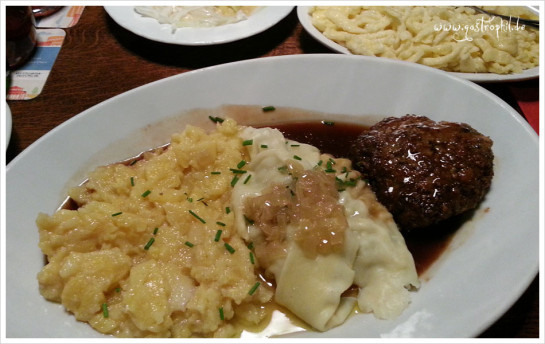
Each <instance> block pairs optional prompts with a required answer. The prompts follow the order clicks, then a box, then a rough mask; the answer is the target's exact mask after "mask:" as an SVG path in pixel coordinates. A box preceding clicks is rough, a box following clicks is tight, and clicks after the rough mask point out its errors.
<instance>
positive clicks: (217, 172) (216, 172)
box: [210, 171, 221, 174]
mask: <svg viewBox="0 0 545 344" xmlns="http://www.w3.org/2000/svg"><path fill="white" fill-rule="evenodd" d="M210 174H221V172H219V171H213V172H210Z"/></svg>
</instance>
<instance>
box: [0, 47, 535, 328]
mask: <svg viewBox="0 0 545 344" xmlns="http://www.w3.org/2000/svg"><path fill="white" fill-rule="evenodd" d="M328 55H329V56H328ZM328 55H295V56H279V57H273V58H266V59H256V60H249V61H239V62H233V63H228V64H225V65H220V66H216V67H211V68H207V69H202V70H197V71H193V72H187V73H184V74H182V75H177V76H174V77H170V78H166V79H162V80H158V81H156V82H153V83H150V84H147V85H144V86H141V87H138V88H135V89H133V90H131V91H128V92H126V93H124V94H121V95H119V96H116V97H113V98H111V99H109V100H107V101H105V102H103V103H100V104H97V105H96V106H93V107H91V108H89V109H88V110H85V111H84V112H82V113H80V114H79V115H77V116H75V117H73V118H72V119H70V120H69V121H67V122H64V123H63V124H61V125H60V126H59V127H57V128H55V129H54V130H53V131H51V132H50V133H48V134H46V135H44V136H43V137H42V138H40V139H39V140H37V141H36V142H35V143H33V144H32V145H31V146H29V147H28V148H27V149H26V150H25V151H24V152H23V153H21V154H20V155H19V156H17V157H16V158H15V159H14V160H12V162H11V163H10V164H9V165H8V166H7V169H6V175H7V177H8V178H10V177H13V176H14V175H13V174H14V173H16V172H12V173H10V172H11V171H13V170H16V169H17V166H18V165H19V164H20V163H21V162H22V161H24V160H25V159H26V157H27V156H28V155H29V154H31V153H32V152H33V151H34V150H37V149H38V147H40V145H42V144H43V143H45V142H47V141H48V140H50V139H51V138H52V137H53V136H54V135H57V134H59V133H62V132H63V131H65V132H66V130H67V128H69V127H70V126H73V125H78V122H82V121H83V120H84V119H89V117H90V116H92V114H93V113H95V114H96V112H97V111H99V110H100V109H101V107H102V108H103V107H108V106H110V105H112V103H115V102H116V101H118V100H121V99H122V98H123V97H127V96H135V95H137V94H139V93H141V92H145V91H146V89H149V88H150V87H160V86H161V84H168V83H176V82H178V81H180V80H181V79H183V80H185V79H187V78H191V77H192V78H195V77H201V75H202V74H204V75H206V74H205V73H214V72H216V71H224V70H226V69H229V68H233V67H236V68H240V67H241V66H243V65H249V66H254V67H255V66H263V65H267V64H275V63H276V62H284V61H289V60H295V61H299V60H301V61H309V62H312V61H313V60H316V59H317V60H320V59H326V60H328V61H330V59H331V58H334V59H335V61H343V62H345V61H346V62H350V63H354V64H357V63H364V64H365V63H367V64H370V65H388V66H395V65H398V66H404V68H409V69H413V70H417V71H419V72H425V73H431V74H430V75H435V76H437V77H439V76H440V77H441V78H447V79H448V78H450V79H454V80H451V81H455V82H458V83H461V84H462V85H465V86H464V87H469V88H471V89H473V90H476V91H478V92H482V94H483V95H485V96H486V97H487V98H489V99H491V100H492V101H493V102H494V103H495V104H497V105H498V106H499V107H501V108H504V109H505V111H506V112H507V113H509V116H512V117H513V118H512V119H511V120H515V121H516V122H517V124H518V125H520V127H521V129H522V130H523V131H524V132H525V133H526V134H527V135H528V136H529V139H530V141H531V142H533V143H532V145H535V146H536V147H537V135H536V134H535V132H534V131H533V130H532V129H531V127H530V126H529V125H528V124H527V123H525V122H524V121H523V120H522V119H520V116H519V115H518V114H517V113H516V111H515V110H513V109H511V108H510V107H509V106H508V105H507V104H506V103H505V102H504V101H502V100H501V99H499V98H497V97H496V96H494V95H493V94H491V93H489V92H488V91H486V90H483V89H482V88H481V87H480V86H477V85H474V84H472V83H469V82H467V81H464V80H460V79H457V78H454V77H452V76H450V75H448V74H447V73H444V72H440V71H437V70H433V69H431V68H428V67H424V66H420V65H415V64H410V63H405V62H399V61H388V60H384V59H383V60H380V61H379V60H377V59H372V58H365V57H363V58H361V57H353V56H342V55H331V54H328ZM509 118H511V117H509ZM79 125H81V124H79ZM65 134H66V133H65ZM8 189H9V187H8ZM9 194H10V193H9V190H8V195H9ZM7 200H8V206H9V198H8V199H7ZM8 214H9V212H8ZM9 223H10V222H9V221H8V224H9ZM8 248H9V246H8ZM538 265H539V263H538V262H537V261H536V262H535V263H534V262H532V264H531V266H529V267H528V269H527V270H526V271H525V273H524V275H525V277H524V278H521V279H520V280H518V281H516V283H515V284H516V285H514V286H513V288H512V289H513V291H514V294H513V295H514V297H512V298H510V299H509V300H508V301H506V302H504V303H503V304H501V305H499V306H498V308H497V309H496V310H495V313H494V315H493V316H489V317H488V318H487V319H486V320H487V321H484V322H482V323H480V324H479V326H476V327H474V328H472V329H471V331H470V333H469V335H470V336H474V335H477V334H478V333H479V332H480V331H482V330H484V329H485V328H486V327H487V326H488V325H490V324H491V323H492V322H493V321H495V320H496V319H497V318H498V317H499V316H501V314H503V312H504V311H506V310H507V309H508V307H510V306H511V305H512V304H513V303H514V302H515V301H516V300H517V299H518V297H519V296H520V295H521V294H522V292H523V291H524V290H525V289H526V287H527V286H528V285H529V284H530V282H531V281H532V280H533V278H534V276H535V273H536V272H537V271H538ZM350 320H352V319H350ZM409 320H410V319H409ZM465 335H468V334H467V333H466V334H465Z"/></svg>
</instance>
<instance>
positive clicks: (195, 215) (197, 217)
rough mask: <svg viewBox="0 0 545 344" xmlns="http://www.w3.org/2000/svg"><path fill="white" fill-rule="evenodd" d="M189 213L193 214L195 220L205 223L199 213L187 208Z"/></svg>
mask: <svg viewBox="0 0 545 344" xmlns="http://www.w3.org/2000/svg"><path fill="white" fill-rule="evenodd" d="M189 213H190V214H191V215H193V216H194V217H195V218H196V219H197V220H199V221H201V222H202V223H206V221H204V220H203V218H202V217H200V216H199V215H197V214H195V213H194V212H193V211H191V210H189Z"/></svg>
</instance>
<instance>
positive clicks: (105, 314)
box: [102, 303, 110, 318]
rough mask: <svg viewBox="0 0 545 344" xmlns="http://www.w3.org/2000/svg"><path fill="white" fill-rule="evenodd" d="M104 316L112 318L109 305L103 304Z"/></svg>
mask: <svg viewBox="0 0 545 344" xmlns="http://www.w3.org/2000/svg"><path fill="white" fill-rule="evenodd" d="M102 316H103V317H105V318H108V317H109V316H110V312H109V311H108V304H107V303H103V304H102Z"/></svg>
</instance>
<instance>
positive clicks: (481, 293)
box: [2, 54, 540, 337]
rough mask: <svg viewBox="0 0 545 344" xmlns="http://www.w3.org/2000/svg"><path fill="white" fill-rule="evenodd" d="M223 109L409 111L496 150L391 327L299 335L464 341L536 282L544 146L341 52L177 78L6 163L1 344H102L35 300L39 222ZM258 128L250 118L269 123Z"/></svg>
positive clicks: (365, 323)
mask: <svg viewBox="0 0 545 344" xmlns="http://www.w3.org/2000/svg"><path fill="white" fill-rule="evenodd" d="M223 104H249V105H257V106H263V105H274V106H278V107H280V106H289V107H298V108H303V109H308V110H311V111H322V112H324V113H326V114H328V115H327V118H328V119H330V120H338V119H340V118H341V116H340V115H337V114H345V115H347V116H348V117H349V118H350V120H352V121H355V122H361V123H367V124H370V122H375V121H376V120H377V119H379V118H383V117H386V116H402V115H404V114H407V113H414V114H421V115H426V116H429V117H430V118H432V119H435V120H448V121H461V122H466V123H469V124H470V125H471V126H473V127H474V128H475V129H477V130H478V131H480V132H481V133H483V134H485V135H488V136H490V137H491V138H492V139H493V141H494V146H493V150H494V153H495V176H494V180H493V183H492V188H491V190H490V192H489V194H488V195H487V197H486V200H485V201H484V202H483V204H482V207H481V209H480V210H479V211H478V212H477V214H476V216H475V217H474V219H472V220H471V221H469V223H468V224H467V226H464V227H463V228H462V229H461V230H460V232H459V233H458V234H457V235H456V236H455V238H454V241H453V242H452V244H451V248H450V250H449V252H447V253H445V254H444V255H443V256H442V257H441V259H440V260H439V261H438V262H436V264H435V265H434V266H433V267H432V269H431V271H430V274H429V275H428V276H426V278H425V279H423V284H422V287H421V289H420V290H419V291H418V292H416V293H413V294H412V303H411V304H410V305H409V307H408V308H407V309H406V311H405V312H404V313H403V314H402V315H401V316H400V317H399V318H397V319H395V320H392V321H380V320H377V319H375V318H374V317H373V316H372V315H369V314H358V315H356V316H353V317H351V318H350V319H349V320H348V321H347V322H346V323H345V324H344V325H342V326H340V327H338V328H335V329H333V330H331V331H329V332H327V333H300V334H296V335H298V336H299V335H301V336H319V337H400V336H401V337H472V336H476V335H478V334H479V333H480V332H481V331H483V330H485V329H486V328H487V327H488V326H489V325H490V324H491V323H493V322H494V321H495V320H496V319H497V318H498V317H500V316H501V315H502V314H503V313H504V312H505V311H506V310H507V309H508V308H509V307H510V306H511V305H512V304H513V303H514V302H515V301H516V300H517V299H518V297H519V296H520V295H521V294H522V293H523V292H524V290H525V289H526V288H527V286H528V285H529V283H530V282H531V281H532V279H533V278H534V277H535V275H536V273H537V271H538V266H539V263H538V261H539V239H540V238H539V209H540V208H539V197H538V193H539V190H538V188H539V182H538V174H539V168H538V160H539V150H538V138H537V135H536V134H535V132H534V131H533V130H532V128H531V127H530V126H529V125H528V124H527V123H526V122H525V121H524V120H523V119H522V117H521V116H520V115H519V114H518V113H517V112H516V111H515V110H513V109H512V108H510V107H509V106H508V105H507V104H506V103H505V102H504V101H502V100H501V99H499V98H498V97H496V96H495V95H493V94H492V93H490V92H488V91H486V90H484V89H483V88H481V87H480V86H478V85H476V84H474V83H471V82H469V81H466V80H462V79H459V78H456V77H453V76H451V75H449V74H448V73H445V72H441V71H438V70H435V69H432V68H428V67H424V66H421V65H417V64H413V63H406V62H399V61H394V60H389V59H377V58H368V57H361V56H345V55H336V54H324V55H290V56H280V57H273V58H261V59H256V60H248V61H242V62H235V63H230V64H225V65H220V66H215V67H210V68H205V69H201V70H197V71H193V72H188V73H184V74H181V75H178V76H174V77H171V78H167V79H163V80H159V81H157V82H154V83H151V84H148V85H145V86H142V87H139V88H136V89H134V90H131V91H129V92H126V93H124V94H122V95H119V96H116V97H114V98H112V99H110V100H108V101H105V102H103V103H101V104H98V105H96V106H94V107H92V108H90V109H88V110H86V111H84V112H83V113H81V114H79V115H77V116H75V117H73V118H72V119H70V120H68V121H66V122H65V123H63V124H62V125H60V126H59V127H57V128H55V129H54V130H52V131H51V132H49V133H48V134H46V135H44V136H43V137H42V138H40V139H39V140H37V141H36V142H35V143H34V144H32V145H31V146H30V147H28V148H27V149H26V150H25V151H24V152H22V153H21V154H20V155H18V156H17V157H16V158H15V159H13V160H12V162H11V163H10V164H9V165H8V166H7V176H6V178H7V183H6V185H7V194H6V200H7V201H6V202H7V207H6V214H7V219H6V224H7V225H6V227H7V228H6V239H5V240H6V241H5V242H6V252H5V254H6V256H5V257H4V259H5V262H6V277H7V279H6V303H7V304H6V305H5V306H6V313H5V314H6V315H7V319H6V330H7V332H6V335H7V337H96V336H100V335H99V334H97V333H96V332H94V330H92V329H91V328H90V327H89V326H88V325H86V324H83V323H78V322H77V321H75V320H74V317H73V316H71V315H69V314H67V313H66V312H65V311H64V310H63V308H62V307H61V306H59V305H58V304H54V303H50V302H47V301H45V300H44V299H43V298H42V297H41V296H40V294H39V291H38V283H37V280H36V274H37V273H38V272H39V271H40V269H41V268H42V266H43V263H44V262H43V257H42V254H41V252H40V250H39V249H38V246H37V244H38V240H39V238H38V231H37V228H36V225H35V219H36V216H37V214H38V213H39V212H46V213H52V212H53V211H54V210H55V209H56V208H57V207H58V205H59V203H60V202H61V201H62V200H63V198H64V195H66V189H67V187H68V186H74V185H76V184H77V183H79V182H81V181H82V180H83V178H84V175H85V172H88V171H90V170H91V169H93V168H94V167H96V166H97V165H100V164H107V163H110V162H114V161H119V160H122V159H125V158H128V157H131V156H134V155H135V154H137V153H139V152H141V151H143V150H145V149H148V148H150V147H153V146H156V145H159V144H162V143H165V142H167V141H168V139H169V137H168V135H167V134H166V131H169V130H170V131H171V132H172V131H174V132H176V131H180V130H182V129H183V127H182V126H181V125H179V126H178V127H176V125H172V123H177V122H175V121H173V120H172V118H176V117H179V120H181V122H179V124H180V123H182V122H198V121H199V120H201V119H203V118H205V117H203V118H198V116H193V117H190V116H188V115H181V117H180V114H181V113H183V112H184V111H185V110H188V109H195V108H203V107H204V108H215V107H219V106H221V105H223ZM215 115H218V116H221V114H220V113H215ZM262 116H263V117H262V118H251V120H252V121H254V122H260V121H264V120H265V119H266V118H267V117H266V116H268V115H267V114H263V115H262ZM205 120H206V122H208V123H209V122H210V121H208V120H207V119H206V118H205ZM158 123H159V124H158ZM161 123H167V124H168V125H160V124H161ZM89 133H93V135H92V137H93V138H92V139H88V138H89ZM484 209H489V211H488V212H485V211H484ZM2 306H4V305H2ZM29 324H32V326H29Z"/></svg>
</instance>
